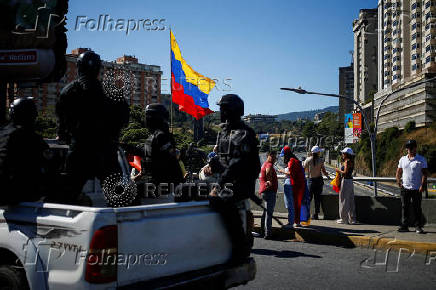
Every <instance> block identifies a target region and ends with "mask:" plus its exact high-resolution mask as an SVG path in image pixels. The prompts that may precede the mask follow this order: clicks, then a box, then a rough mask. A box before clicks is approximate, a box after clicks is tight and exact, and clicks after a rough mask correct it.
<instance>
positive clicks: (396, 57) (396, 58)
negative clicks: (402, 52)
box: [392, 56, 400, 62]
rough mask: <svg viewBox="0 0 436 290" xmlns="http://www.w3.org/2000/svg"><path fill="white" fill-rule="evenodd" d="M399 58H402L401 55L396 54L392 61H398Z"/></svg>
mask: <svg viewBox="0 0 436 290" xmlns="http://www.w3.org/2000/svg"><path fill="white" fill-rule="evenodd" d="M399 60H400V57H399V56H394V58H393V59H392V62H396V61H399Z"/></svg>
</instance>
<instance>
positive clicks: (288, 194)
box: [278, 146, 294, 228]
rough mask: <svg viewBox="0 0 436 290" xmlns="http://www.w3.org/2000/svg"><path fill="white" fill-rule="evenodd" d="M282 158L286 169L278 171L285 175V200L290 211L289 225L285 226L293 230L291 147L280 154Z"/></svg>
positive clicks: (287, 147)
mask: <svg viewBox="0 0 436 290" xmlns="http://www.w3.org/2000/svg"><path fill="white" fill-rule="evenodd" d="M280 157H283V163H284V164H285V166H286V167H285V169H284V170H281V169H278V171H279V172H280V173H282V174H284V175H285V181H284V184H283V192H284V195H283V199H284V203H285V207H286V208H287V209H288V224H287V225H285V227H287V228H293V227H294V194H293V192H292V183H291V176H290V175H289V168H288V163H289V160H290V159H291V147H289V146H285V147H283V149H282V152H281V153H280Z"/></svg>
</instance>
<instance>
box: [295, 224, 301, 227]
mask: <svg viewBox="0 0 436 290" xmlns="http://www.w3.org/2000/svg"><path fill="white" fill-rule="evenodd" d="M301 227H302V226H301V224H294V228H301Z"/></svg>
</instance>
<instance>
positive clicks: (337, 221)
mask: <svg viewBox="0 0 436 290" xmlns="http://www.w3.org/2000/svg"><path fill="white" fill-rule="evenodd" d="M336 223H338V224H345V222H344V221H343V220H342V219H338V220H336Z"/></svg>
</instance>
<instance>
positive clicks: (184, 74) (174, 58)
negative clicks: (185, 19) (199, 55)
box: [170, 31, 215, 119]
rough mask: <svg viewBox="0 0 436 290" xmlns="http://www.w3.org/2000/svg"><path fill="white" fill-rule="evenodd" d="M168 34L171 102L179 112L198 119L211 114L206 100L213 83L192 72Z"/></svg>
mask: <svg viewBox="0 0 436 290" xmlns="http://www.w3.org/2000/svg"><path fill="white" fill-rule="evenodd" d="M170 34H171V85H172V101H173V102H174V103H176V104H178V105H179V110H180V111H184V112H186V113H188V114H190V115H191V116H193V117H194V118H196V119H200V118H202V117H204V116H206V115H208V114H210V113H213V111H211V110H210V109H209V102H208V100H207V98H208V96H209V92H210V90H211V89H212V88H213V87H214V86H215V82H214V81H213V80H212V79H210V78H208V77H205V76H203V75H201V74H199V73H198V72H196V71H194V70H193V69H192V68H191V67H190V66H189V65H188V64H187V63H186V61H185V60H184V59H183V57H182V54H181V52H180V48H179V45H178V44H177V41H176V39H175V37H174V34H173V32H172V31H170Z"/></svg>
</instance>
